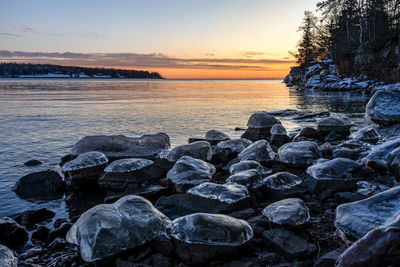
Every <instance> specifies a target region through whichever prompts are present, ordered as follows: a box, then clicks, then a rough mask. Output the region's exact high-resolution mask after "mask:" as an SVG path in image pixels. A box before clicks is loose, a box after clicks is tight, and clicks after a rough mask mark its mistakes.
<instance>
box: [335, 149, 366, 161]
mask: <svg viewBox="0 0 400 267" xmlns="http://www.w3.org/2000/svg"><path fill="white" fill-rule="evenodd" d="M359 155H360V153H359V152H358V151H356V150H354V149H350V148H347V147H342V148H337V149H334V150H333V151H332V157H333V158H334V159H336V158H347V159H352V160H357V159H358V157H359Z"/></svg>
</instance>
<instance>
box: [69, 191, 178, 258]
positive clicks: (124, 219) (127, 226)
mask: <svg viewBox="0 0 400 267" xmlns="http://www.w3.org/2000/svg"><path fill="white" fill-rule="evenodd" d="M170 226H171V222H170V221H169V219H168V218H167V217H166V216H165V215H164V214H162V213H161V212H159V211H158V210H157V209H155V208H154V207H153V205H152V204H151V203H150V202H149V201H148V200H146V199H144V198H142V197H139V196H135V195H130V196H125V197H123V198H121V199H119V200H118V201H117V202H115V203H114V204H102V205H98V206H95V207H93V208H91V209H90V210H88V211H86V212H85V213H83V214H82V215H81V216H80V218H79V219H78V221H77V222H76V223H75V224H74V225H73V226H72V227H71V229H70V230H69V231H68V233H67V241H68V242H70V243H73V244H76V245H78V246H79V247H80V254H81V257H82V259H83V260H85V261H87V262H93V261H96V260H100V259H102V258H105V257H108V256H111V255H115V254H117V253H119V252H121V251H124V250H126V249H130V248H135V247H138V246H141V245H143V244H144V243H146V242H148V241H151V240H153V239H155V238H158V237H167V236H168V234H167V232H168V229H169V228H170Z"/></svg>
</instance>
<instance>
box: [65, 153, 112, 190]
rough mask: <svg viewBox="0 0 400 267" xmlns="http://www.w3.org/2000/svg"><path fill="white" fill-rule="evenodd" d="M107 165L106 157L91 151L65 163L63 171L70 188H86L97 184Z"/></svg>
mask: <svg viewBox="0 0 400 267" xmlns="http://www.w3.org/2000/svg"><path fill="white" fill-rule="evenodd" d="M107 164H108V158H107V157H106V155H104V154H103V153H101V152H97V151H91V152H86V153H83V154H80V155H79V156H78V157H77V158H75V159H73V160H71V161H69V162H67V163H65V164H64V165H63V166H62V168H61V171H62V173H63V175H64V180H65V183H66V184H67V186H68V187H69V188H85V187H90V186H92V185H94V184H97V181H98V179H99V178H100V177H101V176H102V175H103V170H104V168H105V167H106V165H107Z"/></svg>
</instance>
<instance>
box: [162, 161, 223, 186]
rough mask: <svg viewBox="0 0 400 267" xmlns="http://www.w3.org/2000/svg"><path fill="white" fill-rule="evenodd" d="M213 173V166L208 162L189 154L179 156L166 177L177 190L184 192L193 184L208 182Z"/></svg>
mask: <svg viewBox="0 0 400 267" xmlns="http://www.w3.org/2000/svg"><path fill="white" fill-rule="evenodd" d="M214 174H215V167H214V166H213V165H211V164H210V163H207V162H205V161H202V160H200V159H194V158H192V157H189V156H183V157H182V158H180V159H179V160H178V161H177V162H176V163H175V165H174V166H173V167H172V169H171V170H169V171H168V173H167V178H168V179H169V180H171V181H172V183H173V184H174V186H175V190H176V191H177V192H186V190H188V189H190V188H192V187H193V186H196V185H199V184H202V183H204V182H209V181H210V180H211V179H212V176H213V175H214Z"/></svg>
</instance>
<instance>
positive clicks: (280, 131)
mask: <svg viewBox="0 0 400 267" xmlns="http://www.w3.org/2000/svg"><path fill="white" fill-rule="evenodd" d="M269 132H270V134H271V135H287V131H286V129H285V127H283V125H282V124H275V125H274V126H272V128H271V130H270V131H269Z"/></svg>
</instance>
